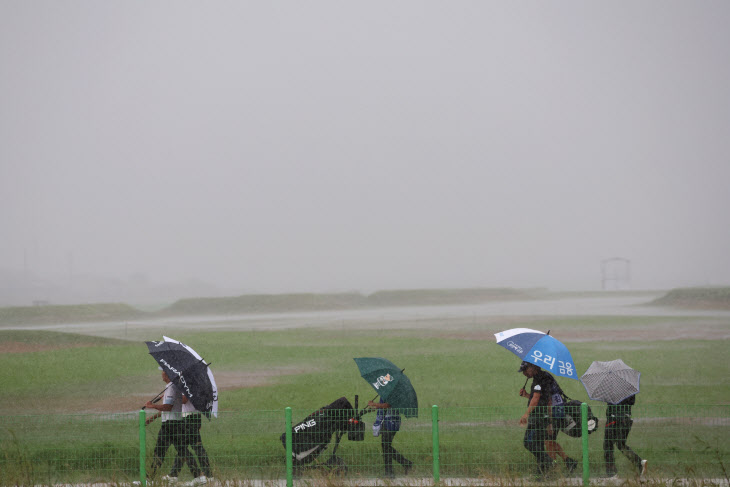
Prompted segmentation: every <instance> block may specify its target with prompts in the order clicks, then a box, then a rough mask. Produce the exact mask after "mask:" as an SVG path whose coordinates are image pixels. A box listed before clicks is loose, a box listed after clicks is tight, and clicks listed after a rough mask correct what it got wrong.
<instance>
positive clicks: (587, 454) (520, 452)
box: [0, 405, 730, 485]
mask: <svg viewBox="0 0 730 487" xmlns="http://www.w3.org/2000/svg"><path fill="white" fill-rule="evenodd" d="M592 410H593V413H594V414H595V415H596V416H598V417H599V419H600V422H599V427H598V429H597V430H596V431H595V432H594V433H592V434H590V435H586V436H585V437H584V438H581V437H578V438H574V437H570V436H567V435H566V434H564V433H560V434H559V435H558V436H557V442H558V443H559V444H560V445H561V447H562V449H563V451H564V452H565V454H566V455H567V456H568V457H570V458H573V459H575V460H577V462H578V464H577V468H576V469H575V470H574V471H572V472H571V471H570V469H569V468H568V465H567V464H566V463H565V462H564V461H563V460H562V459H561V458H560V456H556V462H555V464H554V466H552V467H551V469H550V472H549V475H551V476H553V477H557V478H564V477H567V478H576V479H580V478H581V477H582V478H583V480H584V482H587V481H588V480H589V479H594V478H599V477H605V476H606V468H605V467H606V463H605V454H604V434H605V408H604V407H602V406H600V405H598V406H595V407H594V406H592ZM524 411H525V409H524V408H514V407H501V408H495V407H469V408H467V407H458V408H457V407H449V408H438V407H436V406H433V407H432V408H424V409H421V410H419V414H418V417H417V418H408V419H406V418H403V421H402V424H401V427H400V431H399V432H398V433H397V434H396V435H395V436H394V437H393V438H391V440H392V441H390V442H388V441H386V443H389V445H387V446H391V447H392V448H393V449H395V451H396V453H393V452H390V451H389V453H390V455H391V457H390V458H391V460H392V466H393V469H392V471H388V470H387V469H386V467H385V459H384V454H383V445H384V434H383V433H384V431H383V430H381V432H380V435H379V436H378V437H374V436H373V433H372V429H371V427H372V423H373V421H374V419H375V413H367V414H364V415H363V416H362V417H361V418H359V419H360V421H361V423H358V424H357V425H356V427H353V426H352V424H348V425H347V426H343V427H341V428H339V429H337V430H336V431H332V432H331V433H330V434H329V435H328V434H327V433H325V434H324V437H322V438H321V439H317V440H316V441H315V442H310V443H308V444H306V445H304V444H301V443H297V442H298V435H299V437H301V435H300V431H302V430H300V431H296V432H295V431H292V430H293V428H295V427H296V426H297V425H298V424H299V423H300V422H302V421H303V420H305V419H306V418H308V417H310V416H311V415H312V414H313V413H312V411H304V410H300V409H289V408H287V409H285V410H274V411H271V410H260V411H241V412H238V411H237V412H233V411H224V412H220V413H219V414H218V417H217V418H212V419H211V420H208V419H205V418H203V420H202V422H201V429H200V441H202V445H203V446H204V448H205V452H206V453H207V457H208V458H209V461H210V465H211V469H212V471H211V472H210V475H212V476H213V477H215V479H216V481H221V482H225V481H238V482H240V481H247V480H256V481H257V482H258V481H260V482H267V481H271V482H279V483H282V484H283V483H284V482H286V483H287V484H288V485H292V484H293V483H297V482H298V481H305V482H306V481H307V479H311V478H315V477H318V476H321V475H334V476H338V477H344V478H353V479H372V478H390V475H393V476H395V477H396V478H403V479H405V478H411V479H416V480H418V479H421V480H422V481H423V482H425V483H427V484H428V485H430V484H433V483H434V482H435V481H439V480H444V479H451V478H458V479H481V480H483V481H485V480H489V479H492V480H494V483H497V484H500V485H501V484H504V483H505V482H508V481H510V479H511V480H516V479H525V478H527V479H531V478H532V476H534V475H535V472H536V466H537V462H536V458H535V457H534V456H533V455H532V454H531V453H530V452H529V451H527V450H526V449H525V447H524V444H523V437H524V434H525V427H524V426H521V425H520V424H519V418H520V417H521V416H522V414H524ZM351 412H352V411H348V414H349V415H350V416H352V414H350V413H351ZM149 416H150V415H149V414H145V412H132V413H123V414H83V415H82V414H79V415H56V414H49V415H13V416H0V424H1V425H2V427H1V428H0V445H2V446H1V447H0V484H2V485H54V484H59V483H74V484H80V483H86V484H89V483H107V484H109V483H113V484H129V483H131V482H132V481H135V480H136V481H140V480H142V479H144V480H147V479H152V480H156V479H158V478H160V477H161V476H162V475H169V473H170V471H171V470H172V469H173V466H174V464H175V461H176V457H177V456H178V455H177V451H176V448H175V444H176V442H178V443H177V444H178V445H181V449H182V450H187V449H188V448H190V450H188V451H189V453H187V454H185V455H183V456H181V458H180V459H179V460H178V462H181V461H182V460H183V459H184V460H185V461H184V463H182V465H180V466H181V471H180V473H179V476H180V480H188V481H190V480H192V479H193V476H194V475H195V474H196V473H197V472H196V470H195V469H196V467H195V465H193V469H192V472H191V459H192V462H195V463H196V464H198V465H199V464H200V458H199V457H198V455H196V451H195V449H194V448H191V446H192V445H194V444H195V443H196V442H197V441H198V440H197V439H195V438H194V433H195V428H193V430H192V431H191V429H190V428H189V427H187V428H185V427H184V426H181V427H180V429H177V430H171V431H176V432H177V434H178V435H181V436H182V437H185V435H188V436H189V437H190V441H187V442H186V441H184V440H180V439H179V438H178V439H175V438H173V437H172V436H170V435H168V436H169V437H168V438H167V439H163V442H165V441H166V442H168V443H170V444H171V446H170V447H169V449H168V450H167V451H166V455H165V457H164V460H163V461H162V463H161V466H160V467H159V468H156V469H155V468H154V466H155V461H156V460H155V446H156V445H157V442H158V441H160V436H161V435H160V431H161V423H160V420H157V421H154V422H152V423H151V424H149V425H147V426H145V425H144V419H145V418H146V417H149ZM349 419H351V418H345V420H348V421H349ZM363 423H364V430H363V429H362V428H363ZM287 427H289V428H290V429H289V431H291V434H290V438H289V441H287V437H286V434H285V433H286V432H287ZM163 436H164V435H163ZM627 444H628V445H629V446H630V447H631V449H632V450H633V451H635V452H636V453H637V454H638V455H639V456H640V457H641V458H642V459H646V460H647V461H648V467H649V469H648V474H647V476H648V477H649V478H654V479H676V478H692V479H719V480H720V481H721V482H724V483H725V484H726V485H727V482H728V469H729V468H730V405H696V406H687V405H681V406H680V405H646V406H643V405H642V406H638V407H635V408H634V411H633V427H632V428H631V431H630V434H629V435H628V438H627ZM312 445H314V446H312ZM317 445H320V446H317ZM387 446H386V447H387ZM315 447H316V448H315ZM312 448H314V450H312ZM288 449H290V451H291V452H292V457H291V461H290V462H288V461H287V459H288V455H287V451H288ZM308 450H312V451H310V452H309V453H308V454H307V455H305V456H301V455H302V453H303V452H306V451H308ZM198 453H199V451H198ZM297 455H299V456H300V458H297ZM399 455H400V456H399ZM615 458H616V468H617V470H618V475H619V478H626V479H631V478H636V476H637V475H638V474H639V472H638V471H637V469H636V466H635V465H634V463H632V462H631V461H630V460H629V459H628V458H626V457H625V456H624V455H623V454H622V453H621V452H620V451H619V450H615ZM160 460H162V459H160Z"/></svg>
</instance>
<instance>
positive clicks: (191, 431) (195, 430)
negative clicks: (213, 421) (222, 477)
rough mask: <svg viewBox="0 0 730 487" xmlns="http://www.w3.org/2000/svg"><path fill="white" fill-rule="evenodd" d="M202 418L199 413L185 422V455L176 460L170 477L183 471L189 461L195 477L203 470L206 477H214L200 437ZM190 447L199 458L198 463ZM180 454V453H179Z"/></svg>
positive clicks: (189, 416)
mask: <svg viewBox="0 0 730 487" xmlns="http://www.w3.org/2000/svg"><path fill="white" fill-rule="evenodd" d="M202 422H203V421H202V417H201V415H200V414H199V413H196V414H190V415H188V416H186V417H185V419H184V420H183V443H184V447H185V455H180V454H178V456H177V457H176V458H175V463H174V464H173V466H172V472H171V473H170V475H172V476H177V474H178V473H179V472H180V470H181V469H182V466H183V465H184V463H185V462H186V461H187V462H188V467H189V468H190V473H191V474H193V477H199V476H200V473H201V470H202V473H203V475H205V476H206V477H212V476H213V475H212V472H211V470H210V461H209V460H208V452H206V451H205V448H204V447H203V439H202V438H201V437H200V427H201V425H202ZM188 447H190V449H192V450H193V452H194V453H195V456H197V457H198V462H199V463H200V466H198V463H197V462H196V461H195V458H194V457H193V456H192V455H191V454H190V450H188ZM178 453H179V452H178Z"/></svg>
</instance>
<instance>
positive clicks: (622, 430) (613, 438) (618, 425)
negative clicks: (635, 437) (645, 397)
mask: <svg viewBox="0 0 730 487" xmlns="http://www.w3.org/2000/svg"><path fill="white" fill-rule="evenodd" d="M607 404H608V406H607V407H606V428H605V430H604V434H603V456H604V460H605V461H606V477H609V478H611V477H616V476H617V475H618V470H617V469H616V462H615V460H614V455H613V447H614V446H615V447H616V448H617V449H618V450H619V451H620V452H621V453H623V454H624V456H625V457H626V458H628V459H629V461H630V462H631V463H633V464H634V466H635V467H636V471H637V472H640V475H645V474H646V468H647V463H648V462H647V461H646V460H642V459H641V457H640V456H639V455H637V454H636V452H634V450H632V449H631V448H630V447H629V445H627V444H626V440H627V439H628V437H629V432H630V431H631V426H632V425H633V424H634V420H633V419H631V406H633V405H634V404H636V394H634V395H633V396H629V397H627V398H626V399H624V400H623V401H621V402H619V403H618V404H611V403H607Z"/></svg>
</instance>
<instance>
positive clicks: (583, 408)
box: [580, 403, 590, 487]
mask: <svg viewBox="0 0 730 487" xmlns="http://www.w3.org/2000/svg"><path fill="white" fill-rule="evenodd" d="M580 427H581V434H580V436H581V440H582V442H583V485H584V486H586V487H588V485H589V484H590V472H589V469H590V464H589V462H588V404H586V403H581V405H580Z"/></svg>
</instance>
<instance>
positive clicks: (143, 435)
mask: <svg viewBox="0 0 730 487" xmlns="http://www.w3.org/2000/svg"><path fill="white" fill-rule="evenodd" d="M146 419H147V418H146V415H145V412H144V409H140V410H139V481H140V483H141V484H142V487H145V486H146V485H147V472H146V470H145V463H146V462H147V446H146V445H147V430H146V429H145V421H146Z"/></svg>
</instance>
